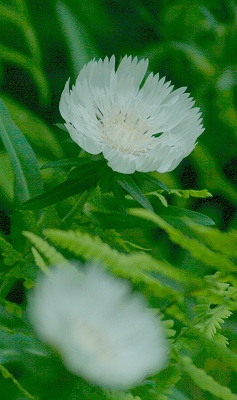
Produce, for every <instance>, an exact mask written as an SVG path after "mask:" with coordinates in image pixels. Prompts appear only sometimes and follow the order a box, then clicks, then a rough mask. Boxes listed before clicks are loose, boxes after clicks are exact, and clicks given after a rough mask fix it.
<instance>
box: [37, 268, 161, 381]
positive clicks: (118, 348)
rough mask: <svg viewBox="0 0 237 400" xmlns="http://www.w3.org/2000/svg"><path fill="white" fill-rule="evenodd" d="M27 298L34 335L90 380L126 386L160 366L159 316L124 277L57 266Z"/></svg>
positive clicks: (92, 269)
mask: <svg viewBox="0 0 237 400" xmlns="http://www.w3.org/2000/svg"><path fill="white" fill-rule="evenodd" d="M51 271H52V272H51V274H50V276H47V277H46V276H44V277H41V278H40V279H39V280H38V281H37V283H36V286H35V288H34V291H33V293H32V296H31V299H30V300H31V301H30V316H31V319H32V323H33V325H34V327H35V330H36V332H37V334H38V336H39V337H40V338H41V340H43V341H44V342H46V343H48V344H50V345H52V346H54V347H56V348H57V350H58V351H59V353H60V354H61V356H62V359H63V360H64V363H65V365H66V366H67V368H68V369H69V370H70V371H71V372H73V373H74V374H77V375H80V376H82V377H84V378H85V379H88V380H89V381H91V382H92V383H95V384H98V385H100V386H105V387H108V388H112V389H127V388H130V387H133V386H135V385H136V384H139V383H141V381H142V380H143V379H144V378H145V377H146V376H148V375H151V374H152V373H155V372H157V371H159V370H160V369H162V368H164V366H165V364H166V362H167V354H168V347H167V341H166V338H165V336H164V332H163V328H162V325H161V322H160V321H159V319H157V317H155V316H154V314H152V313H151V311H150V310H149V309H147V308H146V304H145V302H144V300H143V299H142V298H141V297H140V296H138V295H137V294H134V293H133V294H131V292H130V287H129V285H128V284H127V282H124V281H121V280H120V279H115V278H114V277H112V276H110V275H109V274H107V273H105V272H104V271H103V270H102V269H99V268H98V267H95V266H93V267H87V268H86V270H85V273H79V271H78V270H77V269H76V268H75V267H73V266H71V267H70V266H67V267H61V268H58V267H55V268H54V269H52V270H51Z"/></svg>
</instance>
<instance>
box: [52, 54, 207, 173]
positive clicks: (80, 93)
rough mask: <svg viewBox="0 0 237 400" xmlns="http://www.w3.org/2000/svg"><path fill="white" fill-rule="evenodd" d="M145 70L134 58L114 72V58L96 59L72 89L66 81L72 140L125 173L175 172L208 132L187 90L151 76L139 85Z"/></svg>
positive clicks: (64, 106)
mask: <svg viewBox="0 0 237 400" xmlns="http://www.w3.org/2000/svg"><path fill="white" fill-rule="evenodd" d="M147 67H148V60H144V59H143V60H141V61H139V62H138V60H137V58H134V59H132V57H131V56H130V57H127V56H125V57H124V58H123V59H122V61H121V62H120V64H119V66H118V69H117V70H116V71H115V57H114V56H112V57H111V58H110V59H108V58H107V57H106V58H105V59H104V60H101V59H100V60H99V61H94V60H92V61H90V62H89V63H88V64H87V65H85V66H84V67H83V68H82V70H81V71H80V73H79V75H78V78H77V80H76V84H75V86H73V87H72V89H71V90H70V89H69V80H68V81H67V83H66V86H65V88H64V90H63V93H62V96H61V100H60V106H59V108H60V112H61V115H62V117H63V118H64V120H65V126H66V128H67V130H68V132H69V134H70V136H71V138H72V139H73V140H74V141H75V142H76V143H77V144H78V145H79V146H80V147H81V148H82V149H84V150H86V151H87V152H88V153H91V154H99V153H103V155H104V157H105V158H106V160H108V165H109V166H110V167H111V168H112V169H113V170H114V171H118V172H122V173H124V174H131V173H133V172H134V171H142V172H149V171H158V172H168V171H172V170H173V169H174V168H176V167H177V165H178V164H179V163H180V161H181V160H182V159H183V158H184V157H186V156H187V155H189V154H190V153H191V151H192V150H193V149H194V147H195V144H196V143H195V142H196V139H197V137H198V136H199V135H201V133H202V132H203V131H204V129H203V127H202V119H201V113H200V112H199V108H196V107H195V108H193V105H194V101H193V99H192V98H190V97H189V94H188V93H184V92H185V90H186V88H180V89H178V90H173V86H171V85H170V83H171V82H166V83H165V78H162V79H160V78H159V74H157V75H153V74H152V73H151V74H150V75H149V76H148V78H147V79H146V81H145V82H144V84H143V85H142V86H141V83H142V81H143V78H144V76H145V73H146V71H147Z"/></svg>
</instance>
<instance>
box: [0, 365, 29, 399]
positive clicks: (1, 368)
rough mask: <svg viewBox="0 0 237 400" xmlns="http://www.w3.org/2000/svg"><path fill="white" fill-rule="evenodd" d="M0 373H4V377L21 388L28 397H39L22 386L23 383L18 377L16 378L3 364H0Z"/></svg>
mask: <svg viewBox="0 0 237 400" xmlns="http://www.w3.org/2000/svg"><path fill="white" fill-rule="evenodd" d="M0 373H1V374H2V376H3V378H5V379H10V380H11V381H12V382H13V383H14V384H15V385H16V386H17V387H18V389H19V390H20V392H21V393H22V394H23V395H24V396H25V397H26V398H27V399H30V400H37V398H36V397H35V396H32V395H31V394H30V393H29V392H27V390H25V389H24V388H23V386H21V384H20V383H19V382H18V380H17V379H15V378H14V376H13V375H12V374H11V373H10V372H9V371H8V369H6V368H5V367H4V366H3V365H1V364H0Z"/></svg>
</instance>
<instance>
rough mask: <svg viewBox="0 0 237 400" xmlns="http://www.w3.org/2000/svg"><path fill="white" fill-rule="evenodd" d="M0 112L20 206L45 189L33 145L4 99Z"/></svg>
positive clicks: (3, 138)
mask: <svg viewBox="0 0 237 400" xmlns="http://www.w3.org/2000/svg"><path fill="white" fill-rule="evenodd" d="M0 114H1V120H0V124H1V125H0V135H1V139H2V141H3V143H4V145H5V147H6V149H7V151H8V154H9V156H10V158H11V162H12V166H13V169H14V173H15V186H14V193H15V202H16V206H19V204H21V203H23V202H24V201H26V200H28V199H29V198H30V197H34V196H37V195H39V194H41V193H42V191H43V182H42V179H41V176H40V172H39V166H38V163H37V160H36V158H35V154H34V152H33V150H32V148H31V146H30V145H29V143H28V142H27V140H26V139H25V137H24V136H23V135H22V133H21V132H20V130H19V129H18V128H17V127H16V125H15V124H14V123H13V122H12V120H11V117H10V114H9V113H8V110H7V108H6V107H5V105H4V103H3V102H2V101H1V102H0ZM26 154H27V157H26Z"/></svg>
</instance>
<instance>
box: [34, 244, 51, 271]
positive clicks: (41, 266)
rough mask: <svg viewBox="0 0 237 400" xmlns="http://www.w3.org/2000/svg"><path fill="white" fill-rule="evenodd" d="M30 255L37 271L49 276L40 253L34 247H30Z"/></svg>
mask: <svg viewBox="0 0 237 400" xmlns="http://www.w3.org/2000/svg"><path fill="white" fill-rule="evenodd" d="M31 251H32V254H33V256H34V260H35V264H36V265H37V267H39V269H40V270H41V271H42V272H43V273H44V274H46V275H48V274H49V268H48V267H47V265H46V263H45V262H44V259H43V257H41V255H40V253H39V252H38V251H37V250H36V248H35V247H33V246H32V247H31Z"/></svg>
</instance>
